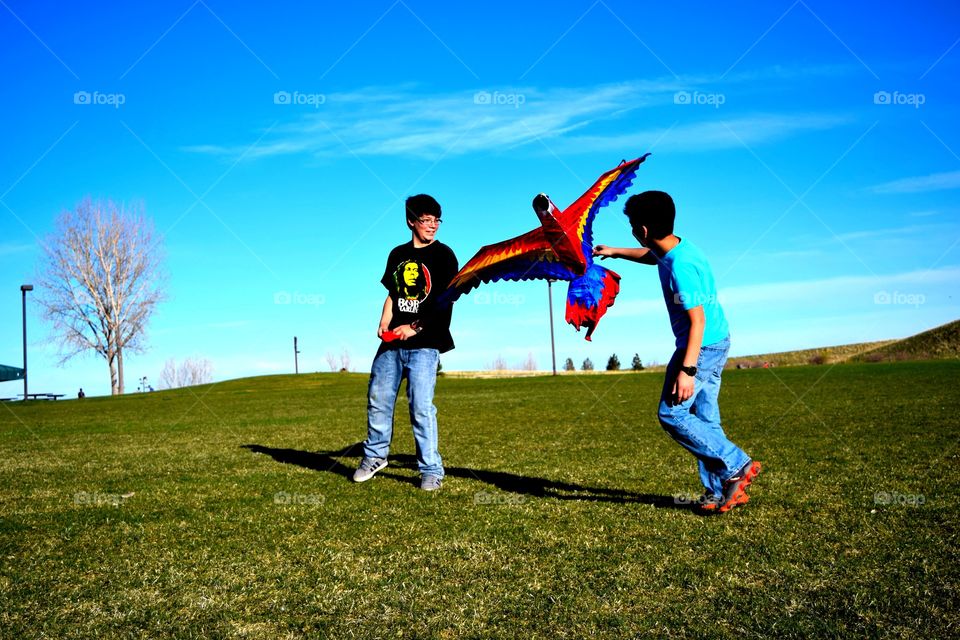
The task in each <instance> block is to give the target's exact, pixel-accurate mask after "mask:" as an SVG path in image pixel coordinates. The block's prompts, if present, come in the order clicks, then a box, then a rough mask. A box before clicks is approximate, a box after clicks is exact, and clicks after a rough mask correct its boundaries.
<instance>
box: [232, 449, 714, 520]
mask: <svg viewBox="0 0 960 640" xmlns="http://www.w3.org/2000/svg"><path fill="white" fill-rule="evenodd" d="M362 446H363V443H361V442H358V443H356V444H352V445H349V446H347V447H344V448H343V449H338V450H333V451H301V450H299V449H276V448H273V447H266V446H263V445H259V444H245V445H242V447H243V448H244V449H249V450H250V451H252V452H254V453H261V454H264V455H268V456H270V457H271V458H273V459H274V460H276V461H277V462H282V463H284V464H293V465H297V466H298V467H303V468H305V469H312V470H314V471H322V472H325V473H333V474H336V475H340V476H343V477H344V478H347V479H350V478H352V476H353V472H354V471H355V470H356V465H351V466H348V465H345V464H343V462H341V459H343V458H360V457H361V456H362V455H363V453H362ZM390 464H391V465H392V466H394V467H400V468H405V469H414V470H415V469H416V468H417V459H416V457H415V456H412V455H410V454H395V455H391V456H390ZM389 469H390V467H387V469H385V470H383V471H380V472H379V473H378V474H377V475H378V476H382V477H386V478H391V479H393V480H397V481H399V482H408V483H413V484H417V482H418V481H417V479H416V478H410V477H408V476H405V475H400V474H396V473H391V472H390V471H389ZM444 472H445V474H446V475H447V476H448V477H453V478H465V479H467V480H479V481H480V482H484V483H486V484H489V485H491V486H493V487H496V488H497V489H500V490H501V491H507V492H510V493H515V494H521V495H526V496H536V497H538V498H553V499H556V500H586V501H594V502H617V503H640V504H649V505H653V506H654V507H657V508H661V509H678V510H681V511H693V512H695V513H699V510H697V509H696V505H694V504H693V503H692V502H691V501H690V500H685V499H683V498H682V497H674V496H661V495H654V494H649V493H634V492H632V491H624V490H623V489H607V488H604V487H588V486H584V485H580V484H573V483H570V482H560V481H557V480H548V479H547V478H537V477H532V476H521V475H517V474H515V473H507V472H505V471H489V470H486V469H468V468H465V467H444Z"/></svg>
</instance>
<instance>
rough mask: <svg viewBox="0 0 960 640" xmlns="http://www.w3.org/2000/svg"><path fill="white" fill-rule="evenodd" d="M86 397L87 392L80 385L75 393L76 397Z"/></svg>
mask: <svg viewBox="0 0 960 640" xmlns="http://www.w3.org/2000/svg"><path fill="white" fill-rule="evenodd" d="M86 397H87V394H85V393H84V392H83V387H80V391H79V392H78V393H77V398H80V399H83V398H86Z"/></svg>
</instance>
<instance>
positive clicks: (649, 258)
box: [593, 244, 657, 264]
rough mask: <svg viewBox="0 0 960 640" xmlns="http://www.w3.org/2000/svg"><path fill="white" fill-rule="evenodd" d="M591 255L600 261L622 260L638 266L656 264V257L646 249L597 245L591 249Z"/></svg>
mask: <svg viewBox="0 0 960 640" xmlns="http://www.w3.org/2000/svg"><path fill="white" fill-rule="evenodd" d="M593 255H594V256H600V259H601V260H606V259H607V258H623V259H624V260H630V261H631V262H639V263H640V264H657V258H656V256H655V255H653V252H651V251H650V249H647V248H646V247H608V246H607V245H605V244H598V245H597V246H595V247H594V248H593Z"/></svg>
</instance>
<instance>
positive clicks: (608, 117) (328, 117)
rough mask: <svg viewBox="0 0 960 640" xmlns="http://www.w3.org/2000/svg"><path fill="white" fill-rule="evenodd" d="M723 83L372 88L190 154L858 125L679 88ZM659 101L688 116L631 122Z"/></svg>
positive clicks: (612, 141)
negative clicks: (234, 142) (741, 106)
mask: <svg viewBox="0 0 960 640" xmlns="http://www.w3.org/2000/svg"><path fill="white" fill-rule="evenodd" d="M772 73H775V72H772ZM772 77H776V76H775V75H774V76H772ZM749 80H750V81H755V80H756V78H755V77H753V76H751V77H750V78H749ZM716 81H717V79H716V78H709V77H685V78H676V79H674V78H668V79H663V80H632V81H628V82H621V83H615V84H604V85H596V86H590V87H575V88H549V89H538V88H534V87H525V86H516V87H508V86H502V87H493V86H490V87H481V88H480V89H479V90H477V91H474V90H465V91H455V92H446V93H432V94H431V93H426V92H423V91H419V90H418V89H417V88H416V87H401V88H399V89H397V88H388V89H383V88H366V89H360V90H357V91H353V92H347V93H333V94H329V95H327V96H326V100H325V102H324V103H323V105H321V106H320V107H319V108H318V109H316V110H311V111H310V112H309V113H304V112H303V110H300V111H298V110H297V107H296V106H295V105H289V104H284V105H277V109H286V110H287V111H286V112H280V113H281V114H283V115H286V114H297V119H296V120H295V121H293V122H291V123H289V124H285V125H282V126H279V127H277V128H276V129H275V130H274V132H272V133H271V134H270V136H268V137H267V139H265V140H264V141H263V142H262V143H261V144H260V145H258V146H256V147H255V148H253V149H247V148H245V147H241V146H231V145H218V144H198V145H194V146H190V147H187V148H186V150H187V151H191V152H194V153H204V154H214V155H225V156H228V157H234V158H236V157H239V156H240V155H241V154H245V157H246V158H248V159H252V158H262V157H270V156H278V155H288V154H297V153H308V154H313V155H318V156H329V155H336V154H343V153H345V152H346V153H354V154H357V155H362V156H373V155H376V156H384V155H387V156H421V157H430V158H435V157H439V156H441V155H444V154H448V155H461V154H467V153H473V152H481V151H493V152H496V151H506V150H509V149H511V148H515V147H518V146H522V145H528V144H531V143H536V142H537V141H544V142H545V143H546V144H548V145H549V146H550V148H551V149H553V150H555V151H558V152H559V151H563V152H566V153H582V152H590V151H607V150H611V149H617V150H619V149H623V148H624V146H633V147H636V148H638V149H647V148H648V147H649V146H650V145H651V144H653V143H654V142H655V141H657V140H660V139H661V138H662V139H663V140H662V142H663V143H664V144H669V145H670V146H671V147H672V148H675V149H683V150H700V149H716V148H726V147H736V146H740V145H741V144H744V143H746V144H749V145H755V144H762V143H765V142H769V141H774V140H780V139H783V138H785V137H787V136H791V135H795V134H797V133H801V132H805V131H812V130H818V129H829V128H833V127H836V126H840V125H843V124H845V123H847V122H849V118H845V117H840V116H836V115H827V114H769V113H766V114H765V113H760V114H754V115H740V116H738V117H732V116H731V117H730V118H729V119H725V120H722V119H718V112H717V110H716V109H713V108H709V107H703V106H692V105H689V104H675V97H676V96H677V95H678V92H686V93H689V92H691V91H693V90H694V89H695V88H697V87H700V88H702V89H704V90H706V88H708V87H710V86H711V83H715V82H716ZM727 81H728V82H739V81H742V80H737V79H731V78H728V79H727ZM711 95H712V94H711ZM655 107H656V108H661V109H670V110H671V114H670V117H669V119H670V120H678V119H684V120H686V122H684V123H683V124H681V125H679V126H675V127H672V128H668V127H666V126H663V127H648V128H645V129H641V130H637V129H634V128H633V126H634V125H633V124H632V122H635V121H636V120H637V119H635V118H634V119H633V120H631V118H630V116H631V114H632V113H634V112H635V111H637V110H639V109H648V108H655ZM725 113H726V112H725ZM696 118H709V119H708V120H701V121H696V120H695V119H696ZM661 120H667V119H666V118H661ZM574 133H575V134H576V135H571V134H574Z"/></svg>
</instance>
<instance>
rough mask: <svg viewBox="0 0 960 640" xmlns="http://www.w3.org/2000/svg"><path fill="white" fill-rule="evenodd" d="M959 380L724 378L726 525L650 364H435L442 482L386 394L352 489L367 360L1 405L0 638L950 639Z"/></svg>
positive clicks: (945, 365)
mask: <svg viewBox="0 0 960 640" xmlns="http://www.w3.org/2000/svg"><path fill="white" fill-rule="evenodd" d="M958 382H960V362H956V361H941V362H923V363H895V364H858V365H854V364H843V365H837V366H823V367H791V368H785V369H778V370H762V369H756V370H744V371H736V370H731V371H728V372H726V373H725V378H724V392H723V395H722V396H721V400H722V403H721V404H722V407H723V411H724V422H725V424H726V428H727V430H728V432H729V433H730V434H731V435H732V437H733V438H734V439H735V440H736V441H737V442H738V443H740V444H741V445H742V446H743V447H744V448H745V449H746V450H747V451H748V452H749V453H751V454H752V455H754V456H755V457H756V458H757V459H758V460H761V461H763V463H764V464H765V470H764V472H763V473H762V474H761V475H760V477H759V478H758V480H757V481H756V483H755V484H754V486H753V488H752V489H751V495H752V500H751V502H750V503H749V504H748V505H746V506H745V507H742V508H738V509H736V510H734V511H732V512H731V513H729V514H727V515H724V516H719V517H701V516H699V515H696V514H695V513H693V512H692V511H690V510H688V509H687V508H686V505H684V504H678V502H680V503H682V500H680V501H677V500H675V499H674V497H673V496H675V495H683V494H688V495H696V494H698V493H699V491H700V488H699V487H698V482H697V480H696V476H695V474H694V464H693V461H692V458H691V457H690V456H689V455H688V454H687V453H686V452H684V451H683V450H681V449H680V448H679V447H678V446H676V445H675V444H674V443H673V442H672V441H671V440H670V439H669V438H667V436H666V435H665V434H664V433H663V432H662V430H661V429H660V427H659V426H658V425H657V423H656V418H655V415H654V408H655V403H656V399H657V395H658V389H659V385H660V378H659V376H657V375H653V374H651V375H632V374H623V375H608V376H563V377H559V378H556V379H553V378H550V377H540V378H520V379H511V380H497V379H493V380H467V379H441V380H440V382H439V387H438V394H437V404H438V406H439V410H440V424H441V452H442V454H443V456H444V460H445V464H446V466H447V471H448V478H447V481H446V483H445V485H444V487H443V489H442V490H441V491H439V492H436V493H432V494H428V493H424V492H421V491H419V490H418V489H417V488H416V484H415V483H416V476H417V474H416V469H415V464H414V461H413V441H412V437H411V435H410V429H409V426H407V422H406V419H405V415H406V414H405V411H406V407H405V404H404V403H403V402H402V401H401V402H400V403H398V414H397V415H398V420H397V430H396V434H395V439H394V450H393V454H394V455H393V456H392V459H391V466H390V467H388V468H387V469H386V470H385V472H383V473H381V474H379V475H378V476H377V477H376V478H375V479H374V480H372V481H371V482H368V483H366V484H363V485H355V484H352V483H350V482H349V481H348V479H347V476H348V474H349V473H350V472H351V471H352V469H353V468H354V467H355V466H356V464H357V462H358V458H357V454H356V453H355V452H354V451H353V450H350V449H349V447H350V445H352V444H354V443H356V442H357V441H359V440H362V439H363V437H364V435H365V433H364V432H365V426H364V424H365V422H364V417H365V402H366V400H365V394H366V377H365V376H361V375H355V374H341V375H337V374H327V375H303V376H299V377H293V376H277V377H267V378H258V379H249V380H238V381H232V382H224V383H220V384H216V385H212V386H207V387H198V388H194V389H185V390H179V391H173V392H163V393H152V394H146V395H133V396H127V397H122V398H116V399H113V398H87V399H86V400H84V401H69V402H63V401H60V402H55V403H53V402H31V403H26V404H23V403H16V404H5V405H0V469H2V484H0V496H2V497H0V500H2V517H0V558H2V564H0V567H2V568H0V602H2V605H3V606H2V607H0V636H2V637H4V638H40V637H43V638H47V637H49V638H91V637H122V638H138V637H143V638H148V637H149V638H157V637H171V638H318V637H330V638H383V637H390V638H455V637H468V638H587V637H596V638H630V637H646V636H649V637H657V638H661V637H716V638H746V637H749V638H753V637H778V638H791V637H795V638H802V637H815V636H816V637H841V636H843V637H914V638H942V637H955V636H956V635H957V630H958V624H960V613H958V608H957V602H958V595H960V594H958V573H960V558H958V544H957V543H958V540H957V535H958V524H960V522H958V520H960V518H958V515H960V509H958V504H957V503H958V496H960V474H958V471H957V470H958V449H957V444H958V443H957V430H956V423H957V421H956V416H957V415H958V414H960V394H958V393H957V391H956V390H957V385H958ZM131 494H132V495H131ZM122 496H127V497H122ZM285 502H286V503H285Z"/></svg>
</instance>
